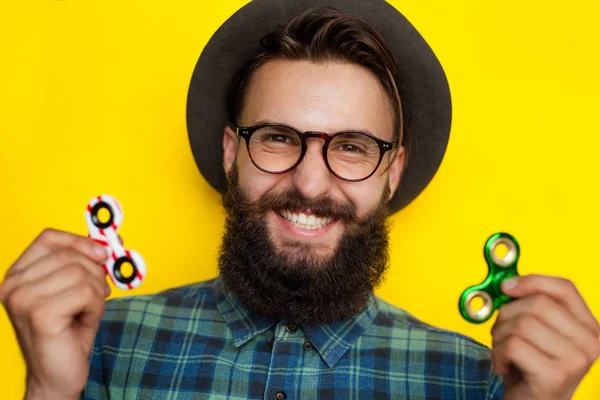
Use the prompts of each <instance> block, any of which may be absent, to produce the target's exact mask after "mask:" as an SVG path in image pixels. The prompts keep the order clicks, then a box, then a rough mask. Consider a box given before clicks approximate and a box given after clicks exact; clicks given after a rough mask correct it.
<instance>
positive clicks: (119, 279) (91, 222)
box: [85, 194, 146, 290]
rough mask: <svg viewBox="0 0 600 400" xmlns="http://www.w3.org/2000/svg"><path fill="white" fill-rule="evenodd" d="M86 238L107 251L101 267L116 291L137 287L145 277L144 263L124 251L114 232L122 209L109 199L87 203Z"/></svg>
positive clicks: (134, 252)
mask: <svg viewBox="0 0 600 400" xmlns="http://www.w3.org/2000/svg"><path fill="white" fill-rule="evenodd" d="M85 221H86V223H87V227H88V232H89V237H90V238H91V239H93V240H94V241H96V242H98V243H100V244H101V245H103V246H105V247H107V248H108V249H109V250H110V257H109V258H108V260H106V262H105V263H104V265H102V267H103V268H104V271H106V273H107V274H108V276H109V277H110V279H111V280H112V282H113V283H114V285H115V286H116V287H118V288H119V289H123V290H128V289H133V288H136V287H138V286H139V285H141V283H142V281H143V280H144V278H145V277H146V263H145V261H144V259H143V258H142V256H141V255H139V254H138V253H137V252H136V251H135V250H130V249H126V248H124V247H123V246H122V245H121V243H120V242H119V236H118V234H117V230H118V229H119V227H120V226H121V224H122V223H123V209H122V208H121V205H120V204H119V202H118V201H117V199H115V198H114V197H112V196H109V195H106V194H105V195H102V196H98V197H94V198H93V199H92V200H90V202H89V204H88V206H87V209H86V211H85Z"/></svg>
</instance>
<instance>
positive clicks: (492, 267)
mask: <svg viewBox="0 0 600 400" xmlns="http://www.w3.org/2000/svg"><path fill="white" fill-rule="evenodd" d="M500 245H504V246H506V249H507V251H506V254H505V255H504V256H503V257H500V256H498V254H497V253H496V248H497V247H498V246H500ZM519 255H520V249H519V243H518V242H517V240H516V239H515V238H514V237H513V236H512V235H509V234H508V233H503V232H499V233H495V234H494V235H492V236H490V238H489V239H488V240H487V241H486V242H485V246H484V247H483V256H484V257H485V260H486V261H487V264H488V270H489V272H488V276H487V278H485V281H483V283H481V284H479V285H475V286H471V287H469V288H468V289H467V290H465V291H464V292H463V294H462V295H461V296H460V299H459V301H458V308H459V310H460V313H461V314H462V316H463V318H464V319H466V320H467V321H469V322H472V323H474V324H480V323H482V322H485V321H487V320H488V319H489V318H490V317H491V316H492V314H493V313H494V311H496V310H497V309H498V308H499V307H500V306H501V305H503V304H504V303H507V302H509V301H511V300H512V298H511V297H510V296H507V295H505V294H504V293H502V290H501V289H500V285H501V284H502V281H504V280H506V279H509V278H511V277H513V276H517V275H519V272H518V271H517V261H518V260H519ZM475 298H481V299H482V300H483V306H482V307H481V308H480V309H478V310H476V309H474V308H473V306H472V304H471V302H472V300H473V299H475Z"/></svg>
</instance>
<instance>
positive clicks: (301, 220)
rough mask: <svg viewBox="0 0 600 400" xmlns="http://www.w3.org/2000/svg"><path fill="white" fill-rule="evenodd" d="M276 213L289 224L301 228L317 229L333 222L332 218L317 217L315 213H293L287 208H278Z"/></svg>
mask: <svg viewBox="0 0 600 400" xmlns="http://www.w3.org/2000/svg"><path fill="white" fill-rule="evenodd" d="M277 213H278V214H279V215H280V216H281V217H282V218H284V219H285V220H286V221H288V222H289V223H290V224H291V225H294V226H297V227H299V228H302V229H319V228H322V227H324V226H327V225H329V224H330V223H331V222H333V218H331V217H329V218H327V217H319V216H317V215H314V214H313V215H306V214H304V213H301V212H300V213H295V212H292V211H289V210H279V211H277Z"/></svg>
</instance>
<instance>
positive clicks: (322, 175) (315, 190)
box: [292, 138, 333, 200]
mask: <svg viewBox="0 0 600 400" xmlns="http://www.w3.org/2000/svg"><path fill="white" fill-rule="evenodd" d="M322 149H323V139H318V138H311V139H308V140H307V141H306V153H305V154H304V158H303V159H302V161H301V162H300V164H298V166H297V167H296V168H295V169H294V170H293V171H292V174H293V175H292V182H293V185H294V187H295V188H296V189H297V190H298V191H299V192H300V193H301V194H302V195H303V196H304V198H305V199H307V200H315V199H318V198H319V197H321V196H323V195H325V194H326V193H327V192H329V190H330V189H331V184H332V178H333V176H332V175H331V173H330V172H329V169H328V168H327V165H326V164H325V160H324V159H323V150H322Z"/></svg>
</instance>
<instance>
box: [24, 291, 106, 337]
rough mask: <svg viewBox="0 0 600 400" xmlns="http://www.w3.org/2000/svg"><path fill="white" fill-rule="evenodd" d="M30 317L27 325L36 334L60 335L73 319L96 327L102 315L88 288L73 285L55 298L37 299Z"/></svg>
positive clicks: (98, 299) (100, 305)
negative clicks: (29, 324)
mask: <svg viewBox="0 0 600 400" xmlns="http://www.w3.org/2000/svg"><path fill="white" fill-rule="evenodd" d="M39 304H40V305H39V306H37V307H36V308H35V310H34V311H33V312H32V315H31V321H30V322H31V325H32V327H33V329H34V330H35V332H36V333H38V334H56V333H59V332H63V331H64V330H65V329H66V328H68V327H69V326H70V325H71V324H72V323H73V317H74V316H78V320H79V321H80V322H81V323H82V324H84V325H85V326H86V327H90V328H92V327H96V326H97V324H98V322H99V321H100V319H101V318H102V315H103V314H104V300H103V297H102V296H99V295H98V293H97V292H96V291H95V290H94V289H93V287H92V286H91V285H77V284H75V285H73V286H71V287H69V288H68V289H66V290H64V291H63V292H61V293H60V294H59V295H57V296H49V297H45V298H41V299H40V302H39Z"/></svg>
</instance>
